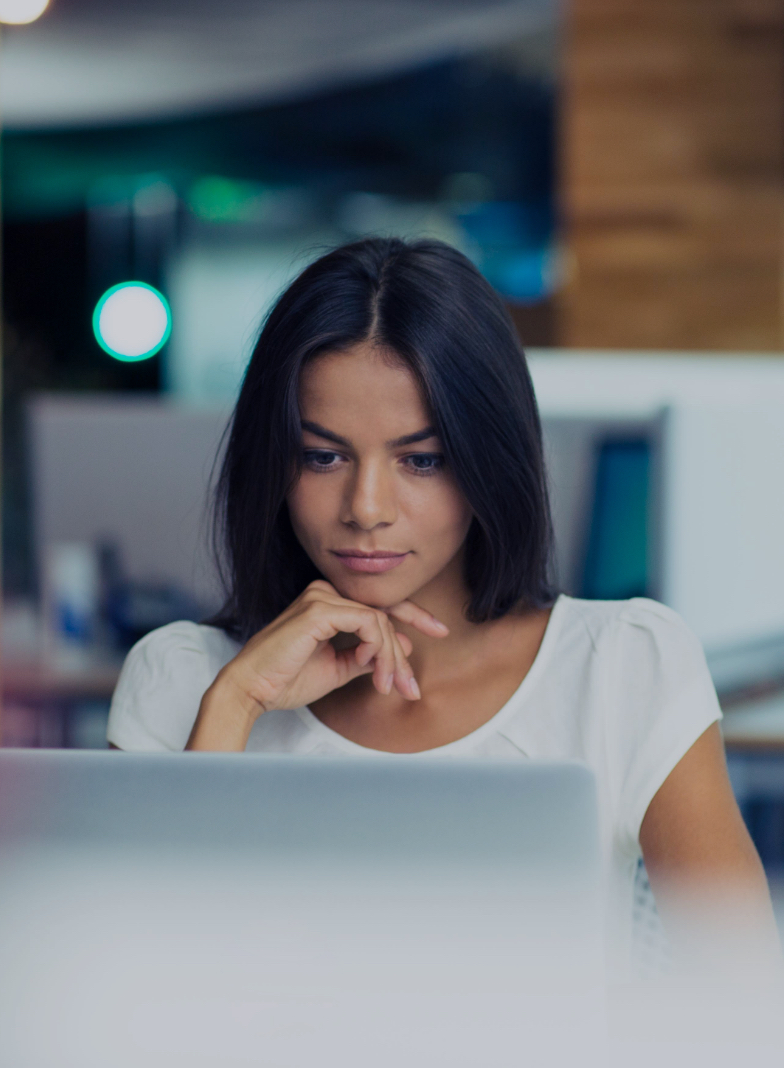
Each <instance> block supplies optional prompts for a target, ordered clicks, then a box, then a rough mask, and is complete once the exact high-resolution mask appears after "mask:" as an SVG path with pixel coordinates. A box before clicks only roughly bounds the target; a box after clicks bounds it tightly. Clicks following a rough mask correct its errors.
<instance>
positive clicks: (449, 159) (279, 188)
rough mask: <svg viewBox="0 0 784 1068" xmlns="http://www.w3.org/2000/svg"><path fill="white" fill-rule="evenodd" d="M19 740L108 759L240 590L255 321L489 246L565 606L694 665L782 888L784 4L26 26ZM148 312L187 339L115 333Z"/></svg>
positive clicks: (74, 5) (14, 731) (166, 15)
mask: <svg viewBox="0 0 784 1068" xmlns="http://www.w3.org/2000/svg"><path fill="white" fill-rule="evenodd" d="M2 35H3V40H2V53H1V54H0V93H1V94H2V114H3V123H4V129H3V153H2V202H3V300H4V320H3V390H4V401H3V403H4V415H3V472H2V475H3V553H4V556H3V586H4V595H5V616H4V627H3V642H4V652H3V660H4V662H3V676H4V682H3V686H4V692H5V707H4V724H3V744H5V745H66V746H100V745H103V744H105V741H104V729H105V719H106V714H107V709H108V700H109V696H110V694H111V690H112V687H113V684H114V680H115V679H116V675H117V670H118V665H119V663H120V662H121V659H122V655H123V652H124V650H126V649H127V648H128V647H129V644H130V643H131V642H132V641H133V640H135V639H136V638H137V637H139V636H141V635H142V634H143V633H145V632H146V631H147V630H149V629H151V628H152V627H154V626H158V625H161V624H162V623H165V622H168V621H169V620H171V619H174V618H182V617H183V616H185V617H188V618H193V619H199V618H203V617H204V615H205V614H206V613H208V612H209V611H210V610H211V609H212V608H214V607H215V606H216V604H217V602H218V599H219V596H220V594H219V589H218V585H217V582H216V579H215V573H214V570H213V568H212V565H211V562H210V557H209V552H208V546H207V527H208V524H207V517H206V492H207V486H208V484H209V479H210V476H211V472H212V465H213V461H214V457H215V454H216V451H217V449H218V447H219V443H220V439H221V434H222V431H223V428H224V426H225V423H226V419H227V416H228V412H229V410H230V408H231V403H232V400H233V398H234V396H235V395H236V391H237V388H238V384H239V381H240V378H241V375H242V369H243V365H244V363H245V361H246V360H247V357H248V355H249V352H250V349H251V347H252V344H253V339H254V336H255V334H256V332H257V331H258V327H259V324H260V322H261V320H262V318H263V315H264V313H265V311H266V309H267V308H268V307H269V305H270V302H271V301H272V300H273V299H274V297H275V295H276V294H277V293H278V292H280V290H281V288H282V287H283V286H284V285H285V283H286V282H287V280H288V279H289V278H290V277H292V275H293V274H294V273H295V272H296V271H297V270H298V269H299V268H300V267H301V266H302V265H304V264H305V263H306V262H307V261H308V260H309V259H311V258H313V257H314V256H315V255H316V254H318V253H319V252H320V251H321V250H323V249H324V248H326V247H329V246H330V245H333V244H336V243H339V242H342V241H346V240H350V239H352V238H355V237H359V236H361V235H364V234H378V233H381V234H401V235H432V236H437V237H441V238H443V239H444V240H447V241H449V242H451V243H452V244H454V245H456V246H457V247H459V248H461V249H462V250H463V251H464V252H466V254H467V255H469V256H470V257H471V258H472V260H473V261H474V262H475V263H476V264H477V265H478V267H479V268H480V269H481V270H482V271H483V272H484V273H485V275H486V277H487V278H488V279H489V280H490V281H491V282H492V284H493V285H494V286H496V288H497V289H498V290H499V292H500V293H501V294H502V295H503V297H504V299H505V300H506V302H507V304H508V306H509V309H510V312H511V314H512V316H513V319H514V321H515V324H516V326H517V329H518V330H519V333H520V336H521V338H522V341H523V343H524V345H525V347H526V350H527V351H528V353H529V357H530V361H531V367H532V372H533V376H534V381H535V385H536V389H537V394H538V396H539V401H540V405H541V408H542V414H543V418H544V427H545V437H546V444H547V449H548V456H549V462H550V476H551V482H552V490H553V504H554V513H555V526H556V540H557V568H558V579H559V582H560V584H561V587H562V588H563V589H565V590H566V591H568V592H570V593H573V594H576V595H580V596H587V597H598V598H605V597H610V598H613V597H627V596H635V595H648V596H654V597H657V598H659V599H661V600H663V601H665V602H666V603H668V604H671V605H672V606H673V607H674V608H675V609H677V610H678V611H680V612H681V613H682V614H683V615H684V617H685V618H686V620H687V621H688V622H689V623H690V625H691V626H692V627H693V628H694V629H695V630H696V631H697V633H698V634H699V636H700V638H701V639H702V641H703V643H704V645H705V648H706V652H707V655H708V660H709V665H710V667H711V670H712V672H713V674H714V678H715V681H716V684H717V688H718V689H719V692H720V695H721V698H722V701H723V703H724V706H725V709H726V712H727V715H726V720H725V735H726V739H727V743H728V747H729V752H730V760H731V770H732V774H733V781H734V783H735V785H736V788H737V791H738V795H739V797H740V799H741V801H742V804H743V807H744V814H745V815H746V818H747V820H748V822H749V825H750V827H751V829H752V833H753V834H754V837H755V839H756V841H757V844H758V846H759V848H760V850H761V852H762V854H763V857H764V859H765V860H766V863H767V864H768V866H769V869H770V870H771V871H774V870H776V869H777V866H778V867H780V866H782V864H784V690H783V689H782V685H783V684H784V562H783V561H782V558H781V557H782V552H781V546H782V545H784V477H783V476H784V360H782V352H784V296H783V295H784V287H783V286H782V256H783V255H784V167H783V166H782V163H783V160H782V153H783V152H784V136H783V135H784V117H783V112H784V47H783V45H784V15H783V14H782V10H781V8H780V5H778V4H777V3H775V2H774V0H710V2H707V0H643V2H640V3H637V4H635V5H633V6H630V5H628V4H626V3H623V2H622V0H566V2H565V3H564V4H562V5H557V4H555V3H553V2H551V0H428V2H425V0H285V2H284V0H224V3H223V4H221V5H214V4H207V3H204V2H201V0H199V2H194V0H191V2H189V3H185V0H158V2H156V3H151V2H148V0H139V2H136V3H134V4H133V5H117V4H114V3H111V2H110V0H52V2H51V5H50V8H49V10H47V12H46V13H45V14H44V15H43V17H42V18H41V19H40V20H39V21H37V22H36V23H34V24H32V25H29V26H19V27H3V31H2ZM128 281H139V282H144V283H146V284H148V285H150V286H153V287H155V289H156V290H158V291H159V292H160V293H161V294H162V295H163V296H164V298H165V299H166V300H167V301H168V304H169V306H170V309H171V336H170V338H169V339H168V341H167V342H166V344H164V345H163V347H162V348H161V349H160V350H159V351H158V352H157V353H156V354H155V355H153V356H151V357H149V358H147V359H140V360H132V361H128V360H122V359H117V358H113V357H112V355H110V354H109V353H108V352H107V351H105V350H104V348H102V347H101V345H100V344H99V343H98V340H97V339H96V336H95V334H94V331H93V312H94V309H95V307H96V304H97V302H98V301H99V299H100V298H101V296H102V294H104V293H105V292H106V291H107V290H109V289H111V287H113V286H116V285H118V284H120V283H123V282H128Z"/></svg>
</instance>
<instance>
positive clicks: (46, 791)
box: [0, 750, 602, 1068]
mask: <svg viewBox="0 0 784 1068" xmlns="http://www.w3.org/2000/svg"><path fill="white" fill-rule="evenodd" d="M0 872H2V875H0V960H1V961H2V967H1V969H0V1063H1V1064H7V1065H20V1066H21V1065H25V1066H30V1068H32V1066H35V1068H55V1066H56V1068H67V1066H71V1065H73V1066H77V1065H78V1066H79V1068H98V1066H100V1068H106V1066H108V1065H111V1066H113V1068H141V1066H144V1068H158V1066H160V1068H163V1066H166V1068H172V1066H175V1065H183V1066H184V1065H188V1066H191V1065H194V1066H196V1065H198V1066H215V1068H217V1066H220V1068H227V1066H233V1065H249V1064H253V1065H264V1066H270V1068H273V1066H274V1068H278V1066H280V1068H283V1066H286V1068H300V1066H302V1068H304V1066H306V1065H307V1066H311V1065H316V1064H318V1065H332V1064H335V1065H338V1064H339V1065H340V1066H341V1068H346V1066H350V1068H351V1066H354V1065H356V1066H359V1065H362V1066H363V1068H368V1066H370V1065H372V1066H373V1068H377V1066H382V1068H385V1066H387V1065H389V1066H390V1068H391V1066H393V1065H394V1066H395V1068H400V1066H401V1065H406V1066H407V1068H408V1066H411V1065H423V1066H424V1065H428V1066H429V1068H430V1066H433V1065H436V1064H444V1065H447V1064H448V1065H450V1068H452V1066H463V1065H465V1066H466V1068H468V1066H472V1068H475V1066H476V1065H479V1064H494V1065H500V1064H504V1065H506V1064H512V1063H518V1062H520V1063H522V1062H526V1063H536V1064H537V1065H545V1066H548V1065H553V1066H555V1065H559V1066H560V1065H566V1064H573V1063H576V1060H575V1058H576V1057H577V1056H579V1060H580V1063H581V1064H591V1063H592V1058H593V1057H594V1056H595V1057H596V1062H597V1063H599V1058H600V1049H601V1044H602V1006H601V998H602V981H601V980H602V937H601V922H600V918H601V903H600V893H599V891H600V864H599V847H598V832H597V817H596V804H595V796H594V782H593V777H592V775H591V773H590V772H589V771H587V770H586V769H585V768H583V767H581V766H579V765H575V764H545V763H536V762H530V763H527V762H521V763H517V762H509V761H499V762H490V761H488V762H482V761H470V762H469V761H465V762H464V761H458V760H452V761H445V760H431V759H416V760H410V759H405V758H402V757H400V756H383V757H382V756H379V757H378V758H377V759H365V760H356V759H343V758H341V759H332V758H327V757H313V758H307V757H289V756H268V755H260V754H206V753H187V754H133V753H116V752H86V751H75V750H70V751H69V750H61V751H58V750H49V751H46V750H0ZM565 1021H568V1026H565Z"/></svg>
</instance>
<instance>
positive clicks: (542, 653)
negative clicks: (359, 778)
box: [296, 593, 571, 757]
mask: <svg viewBox="0 0 784 1068" xmlns="http://www.w3.org/2000/svg"><path fill="white" fill-rule="evenodd" d="M569 600H571V598H570V597H568V596H567V595H566V594H564V593H561V594H559V595H558V597H557V598H556V599H555V602H554V604H553V607H552V609H551V611H550V618H549V619H548V620H547V626H546V627H545V630H544V634H543V635H542V641H541V643H540V645H539V649H538V650H537V653H536V656H535V657H534V660H533V663H532V664H531V666H530V668H529V669H528V671H527V672H526V674H525V677H524V678H523V679H522V681H521V682H520V685H519V686H518V687H517V689H516V690H515V692H514V693H513V694H512V695H511V697H510V698H509V699H508V700H507V701H506V703H505V704H503V705H502V706H501V708H499V709H498V711H497V712H496V713H495V714H494V715H492V716H491V717H490V719H488V720H487V721H486V722H485V723H483V724H481V726H479V727H477V728H476V729H475V730H473V731H470V732H469V733H468V734H464V735H463V737H462V738H455V740H454V741H452V742H446V743H445V744H444V745H438V746H435V747H434V748H432V749H417V750H415V751H414V752H413V753H393V752H390V751H389V750H388V749H372V748H371V747H370V746H368V745H360V744H359V742H352V741H351V739H350V738H346V737H345V736H344V735H342V734H339V733H338V731H336V730H333V729H332V727H328V726H327V725H326V723H322V722H321V720H320V719H319V718H318V716H317V715H316V714H315V713H314V712H312V711H311V709H310V708H309V707H308V706H307V705H303V706H302V708H298V709H297V710H296V712H297V715H298V716H299V717H300V719H301V720H302V722H303V723H304V724H305V726H306V727H308V728H309V729H310V730H311V731H313V732H314V733H316V734H318V735H320V736H321V737H322V738H323V739H324V740H327V741H330V742H332V744H333V745H337V746H338V747H339V748H340V749H343V750H344V751H346V752H349V753H361V754H363V755H364V756H382V757H404V756H405V757H429V756H441V755H442V754H449V753H459V752H460V751H461V750H463V749H470V748H472V747H473V745H474V744H475V743H476V742H478V741H481V740H482V738H483V737H484V736H485V735H486V734H492V733H493V732H494V731H497V730H498V728H499V725H500V724H501V723H503V722H504V721H505V720H506V719H508V718H509V716H510V715H511V714H512V713H513V712H516V711H517V708H518V706H519V704H520V702H521V701H523V700H524V699H525V696H526V694H527V692H528V690H530V689H531V688H532V687H533V686H534V685H535V683H536V680H537V679H538V677H539V676H540V675H541V674H542V672H543V671H544V669H545V666H546V664H547V661H548V659H549V658H550V655H551V650H552V648H553V647H554V645H555V642H556V639H557V632H558V629H559V627H560V618H561V615H562V613H563V610H564V606H565V605H566V602H567V601H569Z"/></svg>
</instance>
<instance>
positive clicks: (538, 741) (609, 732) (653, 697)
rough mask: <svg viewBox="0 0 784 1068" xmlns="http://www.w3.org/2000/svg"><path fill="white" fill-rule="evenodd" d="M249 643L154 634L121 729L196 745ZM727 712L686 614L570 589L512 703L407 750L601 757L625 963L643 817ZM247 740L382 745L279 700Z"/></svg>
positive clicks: (113, 722) (605, 834) (611, 883)
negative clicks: (219, 684) (464, 729)
mask: <svg viewBox="0 0 784 1068" xmlns="http://www.w3.org/2000/svg"><path fill="white" fill-rule="evenodd" d="M239 648H240V646H239V645H238V644H237V642H235V641H232V639H230V638H229V637H227V636H226V634H224V633H223V631H220V630H218V629H216V628H214V627H208V626H202V625H199V624H196V623H189V622H182V623H171V624H169V625H168V626H166V627H161V628H160V629H159V630H156V631H153V632H152V633H151V634H148V635H147V636H146V637H144V638H142V640H141V641H140V642H138V643H137V644H136V645H135V646H134V647H133V649H131V651H130V653H129V654H128V657H127V659H126V661H125V665H124V666H123V670H122V673H121V675H120V679H119V681H118V683H117V688H116V690H115V692H114V698H113V700H112V707H111V713H110V716H109V730H108V738H109V741H110V742H112V743H113V744H114V745H116V746H118V747H119V748H120V749H127V750H137V751H148V752H149V751H155V750H161V751H165V750H170V751H177V750H182V749H183V748H184V747H185V744H186V742H187V740H188V736H189V735H190V731H191V728H192V726H193V723H194V720H195V718H196V714H197V712H198V709H199V704H200V701H201V698H202V695H203V694H204V692H205V690H206V689H207V687H208V686H209V685H210V684H211V683H212V681H213V679H214V678H215V676H216V675H217V673H218V671H220V669H221V668H222V667H223V666H224V664H226V663H228V661H229V660H231V659H232V658H233V657H234V656H235V655H236V654H237V652H238V651H239ZM720 718H721V711H720V709H719V704H718V701H717V698H716V693H715V690H714V688H713V683H712V682H711V678H710V675H709V673H708V668H707V665H706V663H705V657H704V655H703V652H702V648H701V646H700V643H699V641H698V640H697V638H696V637H695V636H694V635H693V634H692V633H691V631H690V630H689V629H688V628H687V627H686V625H685V624H684V623H683V621H682V620H681V619H680V617H679V616H678V615H676V613H675V612H673V611H671V609H669V608H665V607H664V605H661V604H658V603H657V602H655V601H650V600H647V599H645V598H634V599H633V600H629V601H584V600H578V599H576V598H573V597H567V596H566V595H563V594H562V595H561V596H560V597H559V598H558V600H557V601H556V603H555V606H554V608H553V611H552V613H551V616H550V620H549V622H548V625H547V629H546V631H545V635H544V638H543V640H542V644H541V646H540V648H539V652H538V654H537V656H536V659H535V660H534V663H533V665H532V667H531V669H530V671H529V672H528V674H527V675H526V677H525V678H524V679H523V681H522V683H521V684H520V686H519V687H518V688H517V690H516V691H515V693H514V694H513V695H512V697H510V699H509V700H508V701H507V702H506V704H505V705H504V706H503V708H501V709H500V711H498V712H497V713H496V714H495V715H494V716H493V717H492V718H491V719H489V720H488V721H487V722H486V723H484V724H483V725H482V726H481V727H479V728H477V730H475V731H472V732H471V733H470V734H468V735H466V736H465V737H463V738H460V739H458V740H457V741H455V742H450V743H449V744H448V745H442V746H439V747H438V748H437V749H430V750H427V751H426V752H425V753H413V754H396V755H397V756H398V758H399V759H406V760H411V759H417V758H418V757H419V758H421V757H425V756H426V757H472V756H478V757H505V758H510V757H511V758H516V759H520V760H577V761H581V762H583V763H585V764H587V765H588V767H590V768H591V769H592V770H593V772H594V773H595V775H596V781H597V788H598V802H599V824H600V833H601V841H602V849H603V855H604V858H605V864H606V873H607V886H608V906H609V909H610V914H611V917H612V921H613V927H614V937H613V942H614V943H615V946H614V953H613V955H614V956H615V957H616V963H617V964H621V966H622V962H623V960H624V958H626V959H628V954H629V947H630V941H631V926H632V903H633V893H634V882H635V875H636V872H637V866H638V861H639V858H640V846H639V831H640V824H641V823H642V819H643V816H644V815H645V812H646V810H647V808H648V805H649V803H650V801H651V799H652V798H653V796H654V794H655V793H656V791H657V790H658V789H659V787H660V786H661V784H662V783H663V782H664V780H665V779H666V777H667V775H668V774H669V773H670V771H672V769H673V768H674V767H675V765H676V764H677V763H678V761H679V760H680V758H681V757H682V756H683V755H684V753H685V752H686V751H687V750H688V749H689V748H690V747H691V745H692V744H693V742H695V741H696V740H697V738H698V737H699V736H700V735H701V734H702V733H703V731H705V730H706V728H707V727H709V726H710V724H711V723H714V722H715V721H716V720H718V719H720ZM246 750H247V751H255V752H264V753H292V754H296V753H307V754H326V755H339V754H351V755H352V756H363V757H366V758H368V759H372V758H373V757H377V756H379V755H380V754H379V753H378V751H376V750H373V749H368V748H366V747H364V746H361V745H357V744H356V743H355V742H351V741H349V740H348V739H346V738H344V737H343V736H342V735H340V734H337V733H336V732H335V731H333V730H331V729H330V728H329V727H327V726H325V725H324V724H323V723H322V722H321V721H320V720H319V719H317V718H316V716H315V715H314V714H313V713H312V712H311V711H310V709H309V708H298V709H295V710H293V711H271V712H266V713H265V714H264V715H262V716H260V717H259V718H258V719H257V720H256V723H255V724H254V726H253V729H252V731H251V733H250V737H249V739H248V744H247V746H246ZM384 755H386V756H388V755H389V754H384ZM617 955H620V956H617Z"/></svg>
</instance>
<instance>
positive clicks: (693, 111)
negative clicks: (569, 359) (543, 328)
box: [560, 0, 784, 351]
mask: <svg viewBox="0 0 784 1068" xmlns="http://www.w3.org/2000/svg"><path fill="white" fill-rule="evenodd" d="M561 146H562V158H561V166H562V175H563V178H562V213H563V218H564V241H565V246H566V250H567V253H566V263H567V272H566V274H567V278H566V284H565V287H564V290H563V293H562V295H561V300H560V333H561V336H562V341H563V343H564V344H566V345H569V346H577V347H581V346H585V347H593V346H597V347H605V346H606V347H621V348H623V347H635V348H637V347H641V348H676V349H685V348H693V349H714V350H715V349H737V348H748V349H756V350H758V351H759V350H772V351H775V350H779V351H780V350H781V349H782V348H783V347H784V314H783V308H782V304H783V300H782V296H783V287H782V258H783V256H784V177H783V176H784V2H779V0H571V5H570V8H569V9H568V15H567V27H566V33H565V60H564V89H563V107H562V128H561Z"/></svg>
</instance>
